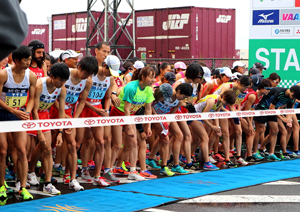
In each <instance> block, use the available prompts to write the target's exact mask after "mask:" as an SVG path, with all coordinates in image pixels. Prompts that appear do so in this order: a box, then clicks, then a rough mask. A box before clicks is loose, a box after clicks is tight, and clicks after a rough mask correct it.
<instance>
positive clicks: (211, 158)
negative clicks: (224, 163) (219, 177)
mask: <svg viewBox="0 0 300 212" xmlns="http://www.w3.org/2000/svg"><path fill="white" fill-rule="evenodd" d="M208 159H209V161H210V162H211V163H217V161H216V160H215V159H214V158H213V156H211V155H210V156H209V157H208Z"/></svg>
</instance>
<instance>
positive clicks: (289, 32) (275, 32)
mask: <svg viewBox="0 0 300 212" xmlns="http://www.w3.org/2000/svg"><path fill="white" fill-rule="evenodd" d="M272 36H273V37H292V36H294V28H293V27H272Z"/></svg>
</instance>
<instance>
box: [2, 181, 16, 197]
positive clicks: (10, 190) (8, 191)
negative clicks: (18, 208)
mask: <svg viewBox="0 0 300 212" xmlns="http://www.w3.org/2000/svg"><path fill="white" fill-rule="evenodd" d="M4 186H5V189H6V193H7V194H12V193H14V190H13V189H12V188H11V187H9V186H8V185H7V183H6V181H4Z"/></svg>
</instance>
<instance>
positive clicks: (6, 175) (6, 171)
mask: <svg viewBox="0 0 300 212" xmlns="http://www.w3.org/2000/svg"><path fill="white" fill-rule="evenodd" d="M13 179H14V177H13V176H11V174H10V173H9V170H8V168H6V169H5V180H13Z"/></svg>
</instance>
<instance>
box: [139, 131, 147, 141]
mask: <svg viewBox="0 0 300 212" xmlns="http://www.w3.org/2000/svg"><path fill="white" fill-rule="evenodd" d="M140 136H141V139H142V140H146V139H147V135H146V133H145V132H142V133H140Z"/></svg>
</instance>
